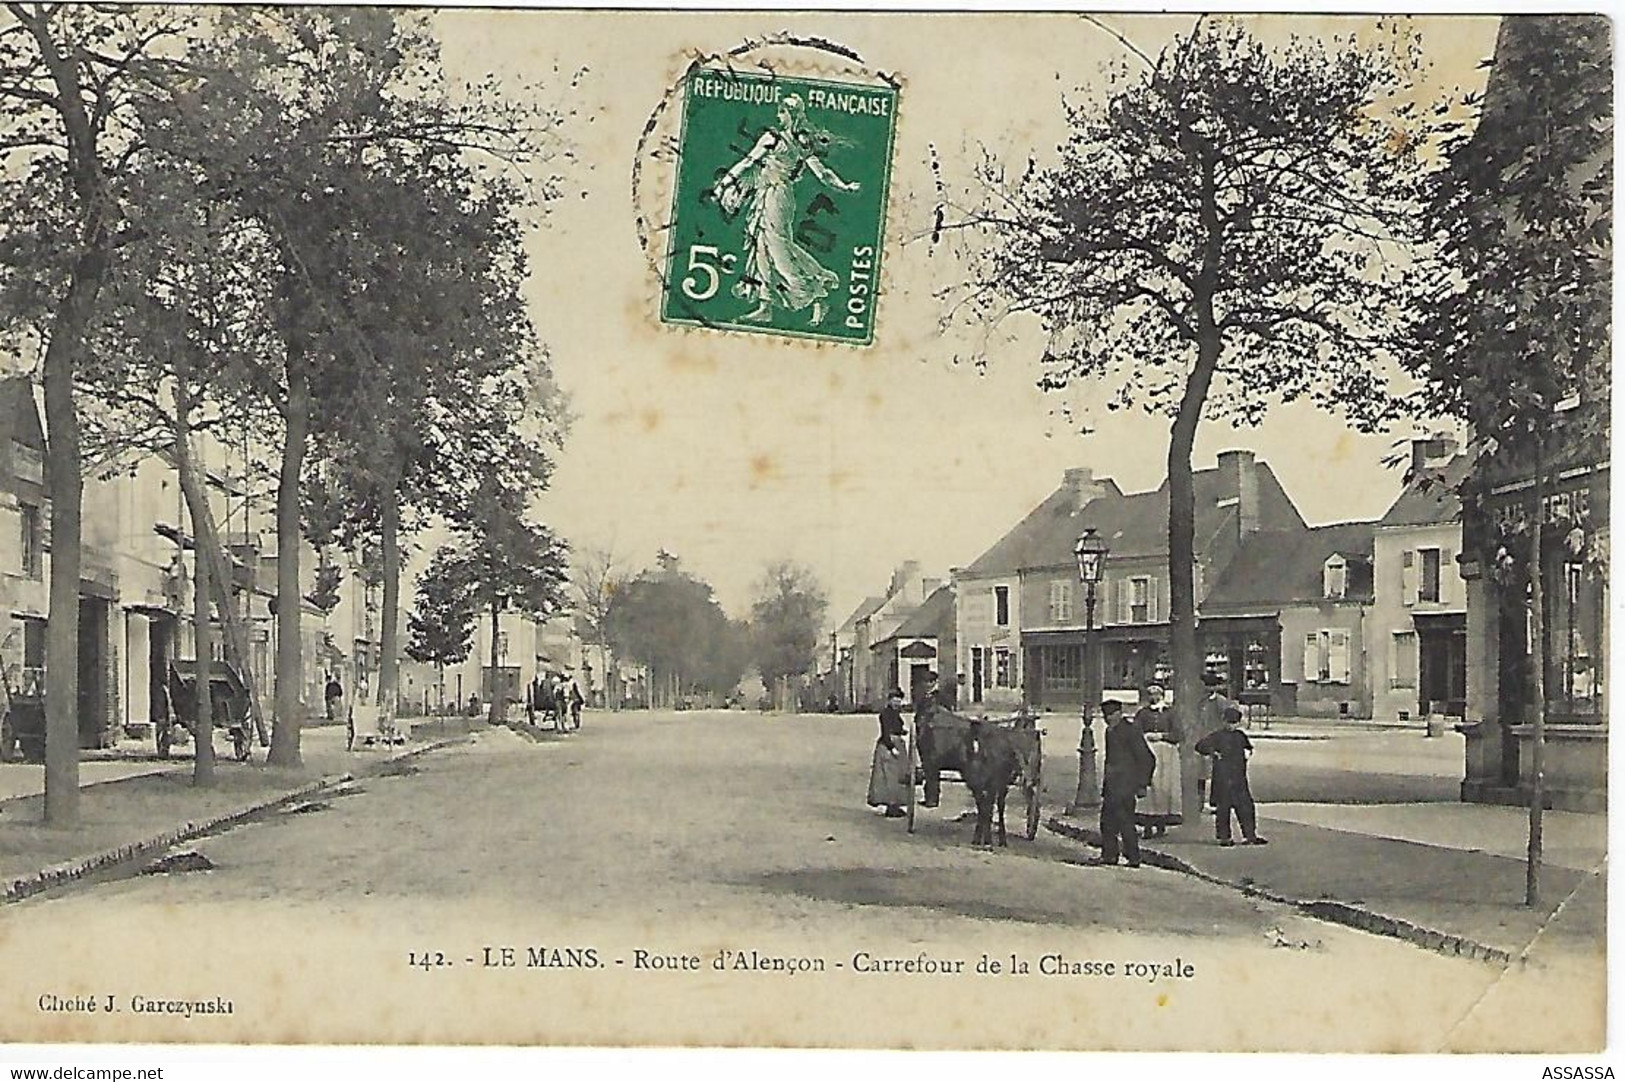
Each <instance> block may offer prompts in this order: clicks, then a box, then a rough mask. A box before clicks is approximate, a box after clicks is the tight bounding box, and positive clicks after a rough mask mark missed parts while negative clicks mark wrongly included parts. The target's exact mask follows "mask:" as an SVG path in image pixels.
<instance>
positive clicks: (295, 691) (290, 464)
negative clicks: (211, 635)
mask: <svg viewBox="0 0 1625 1082" xmlns="http://www.w3.org/2000/svg"><path fill="white" fill-rule="evenodd" d="M287 367H288V403H287V406H288V408H287V415H286V418H285V420H286V432H285V433H284V438H283V443H282V471H281V474H280V476H279V477H278V478H277V490H276V552H277V559H276V720H275V722H274V724H273V725H272V728H271V751H270V754H269V755H267V756H266V762H268V763H270V764H271V765H272V766H299V765H300V762H301V759H300V754H299V727H300V724H301V722H302V720H303V719H302V718H301V716H300V711H301V710H302V700H303V694H302V692H303V690H304V688H303V685H304V650H303V643H302V642H301V641H300V626H299V625H300V623H301V617H302V616H303V614H304V607H305V606H304V599H303V598H302V597H301V596H300V588H299V542H300V533H299V475H300V471H301V470H302V469H303V468H304V462H305V444H306V442H307V440H308V438H309V435H310V387H309V383H308V379H309V377H308V374H307V373H306V372H305V361H304V356H303V346H302V344H301V343H300V342H299V340H298V339H297V337H295V336H293V335H290V336H289V340H288V365H287Z"/></svg>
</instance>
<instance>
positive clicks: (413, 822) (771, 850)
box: [0, 712, 1549, 1051]
mask: <svg viewBox="0 0 1625 1082" xmlns="http://www.w3.org/2000/svg"><path fill="white" fill-rule="evenodd" d="M875 731H876V729H875V724H874V721H873V720H872V719H869V718H851V717H848V718H830V717H783V716H766V715H758V714H747V713H738V712H735V713H723V712H693V713H681V714H659V713H654V714H650V713H628V714H621V715H603V714H589V715H588V717H587V721H586V725H585V727H584V729H583V731H582V732H580V733H579V734H575V735H572V736H569V737H567V738H560V739H555V740H552V741H548V742H543V743H530V742H527V741H525V740H523V739H522V738H520V737H519V736H517V735H516V734H512V733H509V732H507V731H505V730H502V731H496V732H492V733H487V734H482V736H481V737H480V738H479V739H478V740H477V741H476V742H475V743H473V744H471V745H468V746H465V747H459V748H455V749H450V750H446V751H441V752H436V753H434V754H431V755H429V756H425V757H423V758H420V759H418V760H416V761H414V762H413V763H412V764H411V765H409V766H405V767H403V768H402V769H401V771H400V772H399V773H397V774H394V775H392V776H384V777H377V778H370V779H367V780H366V781H364V782H363V783H361V784H360V785H358V786H356V788H355V791H353V792H352V793H350V794H349V795H343V796H336V797H333V798H331V799H327V800H324V801H322V802H321V803H320V805H319V806H316V807H312V808H309V809H306V810H302V811H297V812H291V813H284V814H279V815H277V816H276V817H275V818H274V819H273V820H271V821H268V822H264V823H260V824H256V825H252V826H247V827H243V828H240V829H238V830H235V831H232V832H231V833H228V834H224V835H221V836H217V837H213V838H209V839H205V840H203V841H201V842H197V843H194V844H193V845H191V846H189V848H191V849H194V850H196V851H198V852H200V853H202V854H203V855H204V856H205V857H206V858H207V860H208V861H209V862H211V863H212V865H213V868H212V869H211V870H208V871H202V872H192V873H188V874H175V875H162V876H140V877H132V878H129V879H125V880H122V881H117V882H111V883H105V884H101V885H98V886H95V887H92V888H87V889H82V890H78V891H75V892H72V893H69V894H65V895H61V896H58V897H54V898H47V899H41V900H38V901H34V902H28V903H24V904H22V905H17V906H12V907H9V908H7V909H5V910H4V911H0V949H3V950H5V951H6V953H7V957H8V964H11V963H13V962H15V963H16V965H17V966H18V967H20V968H13V969H12V972H13V973H14V974H16V973H31V974H34V975H35V976H33V977H32V978H27V979H19V978H16V977H12V978H8V980H7V982H6V984H5V988H6V991H5V996H6V997H10V998H12V999H14V1000H15V1002H11V1003H4V1002H0V1007H3V1008H4V1009H5V1010H6V1011H8V1012H17V1011H21V1012H26V1017H27V1018H28V1019H29V1021H30V1022H33V1023H37V1024H38V1026H39V1027H40V1028H39V1029H38V1030H37V1031H36V1032H37V1033H38V1034H39V1035H41V1036H50V1035H52V1034H55V1035H58V1036H75V1037H81V1038H83V1037H87V1036H90V1037H98V1038H101V1039H111V1038H113V1037H117V1038H119V1039H127V1040H128V1039H134V1040H186V1041H210V1042H213V1041H242V1040H252V1041H272V1042H279V1041H317V1042H340V1043H348V1042H377V1041H388V1042H416V1041H424V1042H433V1043H456V1042H463V1041H501V1042H504V1043H518V1044H532V1043H611V1044H613V1043H626V1042H642V1043H656V1044H690V1043H705V1044H712V1045H735V1044H763V1043H766V1044H793V1045H857V1046H865V1047H873V1046H903V1047H1048V1048H1237V1049H1301V1050H1319V1049H1333V1050H1344V1051H1353V1050H1368V1049H1369V1050H1405V1049H1431V1048H1440V1047H1451V1046H1457V1045H1466V1046H1470V1047H1488V1046H1492V1045H1493V1046H1501V1045H1503V1044H1505V1043H1507V1042H1509V1041H1514V1039H1515V1037H1516V1036H1517V1035H1516V1034H1513V1033H1512V1032H1511V1031H1509V1030H1508V1029H1507V1028H1506V1020H1505V1018H1503V1017H1501V1013H1500V1011H1501V1009H1500V1008H1499V1007H1497V1002H1498V1000H1499V999H1501V998H1504V997H1501V996H1499V995H1498V994H1497V991H1496V989H1497V988H1499V987H1500V986H1499V985H1498V984H1497V976H1498V975H1497V971H1496V970H1495V969H1494V968H1493V967H1490V966H1487V965H1485V964H1483V963H1478V962H1470V961H1466V960H1459V959H1450V958H1444V957H1441V956H1438V955H1434V954H1431V953H1428V952H1426V951H1423V950H1420V949H1418V948H1416V947H1413V946H1410V945H1408V944H1404V943H1401V942H1397V941H1393V940H1388V939H1383V938H1378V937H1373V936H1369V935H1366V934H1363V933H1360V932H1356V931H1353V930H1349V929H1345V928H1341V927H1336V926H1332V925H1328V924H1324V923H1320V922H1317V921H1314V920H1311V919H1308V918H1305V917H1301V916H1298V915H1297V914H1296V913H1295V912H1293V911H1292V910H1289V909H1287V908H1284V907H1281V906H1277V905H1274V904H1270V903H1266V902H1262V901H1259V900H1256V899H1252V898H1249V897H1246V896H1243V895H1241V894H1240V893H1238V892H1235V891H1233V890H1231V889H1228V888H1223V887H1218V886H1214V885H1210V884H1206V883H1203V882H1200V881H1197V880H1194V879H1191V878H1187V877H1184V876H1181V875H1179V874H1177V873H1173V872H1164V871H1158V870H1154V869H1151V868H1142V869H1137V870H1132V871H1131V870H1128V869H1106V868H1091V867H1085V866H1082V865H1081V864H1080V863H1079V862H1080V861H1081V860H1082V859H1083V858H1084V856H1085V854H1084V853H1083V852H1082V851H1081V850H1080V849H1079V848H1078V847H1077V846H1076V845H1075V844H1074V843H1072V842H1068V841H1065V840H1063V839H1060V838H1057V837H1054V836H1051V835H1049V834H1048V833H1047V832H1045V833H1041V835H1040V837H1039V839H1038V840H1037V841H1034V842H1027V841H1025V840H1024V839H1021V838H1019V837H1014V838H1012V841H1011V844H1010V847H1009V848H1008V849H1006V850H1003V851H986V850H977V849H974V848H972V847H971V846H970V844H969V840H970V833H971V824H970V823H968V822H955V821H954V818H955V817H956V815H957V814H958V813H959V812H960V811H961V810H962V809H963V808H964V807H966V806H967V805H966V803H965V800H964V797H963V795H962V793H963V790H962V788H961V787H960V786H958V784H957V783H950V784H949V785H946V786H945V799H944V802H943V804H944V806H943V808H942V809H939V810H938V811H935V812H927V813H924V814H926V815H928V816H930V818H928V819H923V820H922V822H921V824H920V829H919V831H918V833H917V834H915V835H914V836H912V837H911V836H909V835H907V834H906V833H905V831H904V827H903V824H902V822H901V821H899V820H887V819H884V818H881V817H880V816H879V815H878V814H877V813H876V812H875V811H874V810H872V809H869V808H866V807H865V806H864V805H863V793H864V788H865V784H866V781H867V773H868V764H869V755H870V751H871V749H872V746H873V741H874V736H875ZM1050 752H1051V755H1052V756H1055V755H1060V756H1061V757H1062V758H1063V761H1064V759H1065V758H1067V757H1069V756H1070V755H1071V749H1070V748H1068V747H1064V746H1063V747H1061V748H1059V749H1057V748H1054V747H1052V748H1051V749H1050ZM1056 765H1057V770H1056V777H1057V779H1058V780H1057V783H1056V784H1058V785H1059V786H1060V788H1061V789H1062V794H1063V795H1062V796H1061V799H1063V800H1064V794H1065V790H1066V789H1067V788H1069V787H1070V784H1071V781H1070V775H1069V774H1067V773H1066V772H1065V771H1062V770H1060V769H1059V767H1060V765H1061V764H1059V763H1058V764H1056ZM1055 798H1056V794H1051V797H1050V799H1052V800H1053V799H1055ZM1018 833H1019V832H1018ZM984 956H985V962H986V963H987V964H983V963H984ZM510 962H511V963H512V964H509V963H510ZM992 962H998V963H999V968H1000V972H998V973H991V972H978V969H979V968H980V969H983V970H986V969H989V968H991V963H992ZM719 965H721V966H722V968H720V969H719V968H718V967H719ZM1023 966H1025V971H1021V970H1022V967H1023ZM1107 966H1110V967H1111V969H1110V970H1107V968H1106V967H1107ZM1012 967H1014V968H1015V969H1016V970H1017V972H1012ZM79 992H83V993H85V994H88V995H91V996H97V995H105V996H111V997H112V1000H111V1002H113V1003H115V1005H117V1006H119V1007H120V1012H119V1013H118V1014H116V1015H108V1014H107V1013H105V1012H101V1013H94V1014H92V1013H86V1012H77V1013H76V1012H72V1011H40V1010H39V1008H38V1000H39V999H40V998H41V997H42V996H43V995H44V994H46V993H51V994H59V995H64V996H66V995H68V994H70V993H72V994H77V993H79ZM1487 993H1488V994H1487ZM137 995H140V996H142V997H145V998H144V999H143V1002H144V1003H146V1002H164V1003H193V1004H194V1005H196V1004H201V1003H205V1002H218V1001H222V1000H229V1002H230V1005H231V1007H232V1012H231V1013H230V1014H229V1015H225V1014H223V1013H214V1014H207V1015H205V1014H201V1013H194V1015H193V1016H192V1017H190V1018H187V1017H182V1016H181V1014H179V1013H169V1012H167V1011H165V1012H163V1013H150V1012H144V1013H143V1014H142V1015H141V1016H139V1017H137V1016H135V1015H133V1014H132V1013H131V1012H132V1009H133V1008H132V1004H133V999H132V997H134V996H137ZM1514 998H1516V997H1514ZM1506 1009H1507V1011H1508V1012H1509V1014H1508V1016H1509V1017H1520V1018H1521V1017H1522V1016H1523V1015H1522V1013H1520V1012H1519V1011H1518V1010H1517V1009H1516V1004H1510V1005H1508V1007H1507V1008H1506ZM197 1010H198V1011H199V1012H201V1007H199V1008H197ZM1525 1025H1526V1026H1527V1023H1525ZM1519 1032H1520V1033H1523V1034H1525V1035H1527V1032H1528V1030H1527V1028H1525V1029H1523V1030H1520V1031H1519ZM1547 1032H1549V1030H1548V1031H1547ZM1514 1043H1515V1041H1514Z"/></svg>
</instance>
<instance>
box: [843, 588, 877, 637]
mask: <svg viewBox="0 0 1625 1082" xmlns="http://www.w3.org/2000/svg"><path fill="white" fill-rule="evenodd" d="M885 603H886V598H885V597H884V596H881V597H866V598H864V599H863V601H862V602H861V603H859V605H858V607H857V608H855V609H853V610H852V615H851V616H848V617H847V618H846V622H845V623H843V624H842V625H841V626H840V630H841V631H850V630H852V629H853V628H855V627H857V626H858V624H860V623H862V622H863V621H864V620H867V619H868V618H869V617H871V616H873V615H874V614H875V613H876V612H878V611H879V609H880V606H882V605H884V604H885Z"/></svg>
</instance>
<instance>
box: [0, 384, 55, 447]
mask: <svg viewBox="0 0 1625 1082" xmlns="http://www.w3.org/2000/svg"><path fill="white" fill-rule="evenodd" d="M0 425H4V428H5V432H6V435H7V436H9V437H10V438H11V439H13V440H16V441H17V442H18V443H20V444H22V445H23V446H25V447H32V448H33V449H34V450H36V451H40V452H44V450H45V428H44V426H43V424H42V423H41V421H40V415H39V404H38V403H37V402H35V400H34V384H33V381H32V380H30V379H29V378H28V377H27V376H8V377H5V378H0Z"/></svg>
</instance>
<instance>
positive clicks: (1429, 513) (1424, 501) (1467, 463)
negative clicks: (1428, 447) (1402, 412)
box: [1378, 454, 1473, 526]
mask: <svg viewBox="0 0 1625 1082" xmlns="http://www.w3.org/2000/svg"><path fill="white" fill-rule="evenodd" d="M1472 465H1473V457H1472V456H1471V455H1467V454H1459V455H1457V456H1455V457H1454V458H1452V459H1451V460H1450V461H1449V462H1446V463H1445V464H1444V465H1443V466H1440V467H1434V468H1431V469H1427V470H1424V471H1422V472H1421V473H1419V474H1417V475H1416V476H1415V477H1413V478H1412V479H1411V480H1410V481H1408V482H1406V484H1405V489H1404V491H1403V492H1401V493H1400V494H1399V498H1398V499H1396V500H1395V501H1394V504H1393V506H1392V507H1390V508H1388V513H1387V514H1386V515H1384V516H1382V521H1381V522H1379V523H1378V525H1379V526H1443V525H1448V524H1450V523H1452V522H1460V521H1461V498H1460V497H1459V496H1457V495H1456V489H1457V488H1459V487H1460V485H1461V483H1462V481H1464V480H1466V478H1467V474H1468V472H1469V471H1470V470H1471V468H1472Z"/></svg>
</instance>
